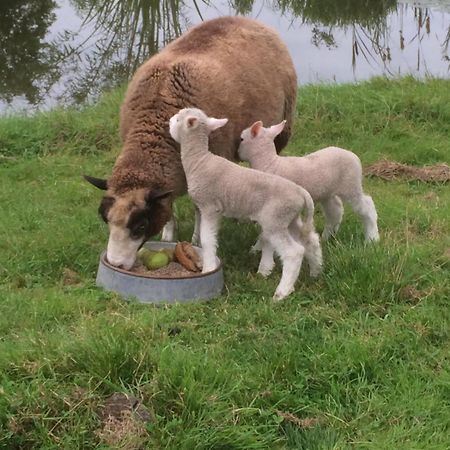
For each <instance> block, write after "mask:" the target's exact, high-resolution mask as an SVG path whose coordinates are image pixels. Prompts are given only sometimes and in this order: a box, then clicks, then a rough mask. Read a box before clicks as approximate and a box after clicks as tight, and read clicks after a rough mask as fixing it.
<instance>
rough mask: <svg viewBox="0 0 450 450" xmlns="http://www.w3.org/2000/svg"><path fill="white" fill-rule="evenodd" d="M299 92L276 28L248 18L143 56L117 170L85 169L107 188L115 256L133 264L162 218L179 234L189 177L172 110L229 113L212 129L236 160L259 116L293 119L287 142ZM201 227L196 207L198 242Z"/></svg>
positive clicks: (283, 137)
mask: <svg viewBox="0 0 450 450" xmlns="http://www.w3.org/2000/svg"><path fill="white" fill-rule="evenodd" d="M296 96H297V78H296V73H295V69H294V65H293V63H292V60H291V58H290V56H289V53H288V51H287V48H286V46H285V45H284V44H283V42H282V41H281V40H280V38H279V37H278V35H277V34H276V33H275V32H274V31H273V30H272V29H270V28H268V27H266V26H265V25H262V24H261V23H259V22H257V21H255V20H252V19H247V18H244V17H221V18H218V19H213V20H209V21H206V22H203V23H202V24H200V25H198V26H196V27H193V28H192V29H191V30H190V31H188V32H187V33H185V34H184V35H182V36H181V37H179V38H178V39H176V40H174V41H173V42H171V43H170V44H169V45H167V46H166V47H165V48H164V49H162V50H161V51H160V52H159V53H158V54H156V55H154V56H153V57H151V58H150V59H149V60H148V61H147V62H145V63H144V64H143V65H142V66H141V67H140V68H139V69H138V70H137V72H136V74H135V76H134V77H133V79H132V80H131V82H130V84H129V87H128V89H127V93H126V95H125V99H124V101H123V104H122V107H121V114H120V131H121V138H122V150H121V153H120V155H119V156H118V158H117V160H116V162H115V164H114V168H113V172H112V175H111V176H110V177H109V178H108V179H107V180H106V179H101V178H95V177H90V176H85V178H86V180H87V181H88V182H90V183H91V184H93V185H94V186H96V187H97V188H100V189H103V190H106V195H105V196H104V197H103V199H102V201H101V203H100V207H99V213H100V215H101V217H102V218H103V220H104V221H105V222H107V223H108V226H109V230H110V235H109V241H108V247H107V259H108V261H109V262H110V263H111V264H113V265H115V266H122V267H123V268H125V269H129V268H130V267H131V266H132V265H133V262H134V261H135V258H136V252H137V250H138V248H139V247H140V246H141V245H142V244H143V242H144V241H145V240H147V239H148V238H149V237H150V236H153V235H154V234H157V233H159V232H160V231H161V229H162V228H163V227H164V230H163V233H162V239H163V240H173V238H174V233H175V220H174V217H173V213H172V210H173V208H172V203H173V201H174V199H175V198H176V197H178V196H181V195H183V194H185V193H186V189H187V186H186V178H185V174H184V172H183V167H182V164H181V160H180V151H179V146H178V144H176V143H175V142H174V141H173V139H172V138H171V137H170V134H169V130H168V123H169V118H170V117H171V116H172V115H174V114H175V113H176V112H177V111H179V110H180V109H182V108H184V107H199V108H202V109H203V110H205V111H206V112H207V113H208V114H210V115H215V116H217V115H219V114H226V116H227V117H228V118H229V121H228V124H227V125H226V126H225V127H223V128H221V129H220V130H218V131H217V133H215V134H214V136H213V137H212V138H211V151H212V152H213V153H216V154H218V155H221V156H223V157H225V158H227V159H229V160H234V161H236V160H237V148H238V146H239V137H240V132H241V130H242V129H243V128H244V127H246V126H248V125H249V124H250V123H252V122H253V121H255V120H257V119H258V118H259V117H263V119H264V120H267V121H280V120H282V119H286V120H287V124H286V127H285V129H284V131H283V133H281V134H280V135H279V136H277V139H276V142H275V145H276V147H277V150H278V151H280V150H281V149H282V148H283V147H284V146H285V145H286V144H287V141H288V140H289V137H290V135H291V126H292V122H293V117H294V112H295V103H296ZM165 224H166V225H165ZM198 230H199V228H198V211H196V226H195V230H194V235H193V242H195V241H196V239H197V236H198Z"/></svg>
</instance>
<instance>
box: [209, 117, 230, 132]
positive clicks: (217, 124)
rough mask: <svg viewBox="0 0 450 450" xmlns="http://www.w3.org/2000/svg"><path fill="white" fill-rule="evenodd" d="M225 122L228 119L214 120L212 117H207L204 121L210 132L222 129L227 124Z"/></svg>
mask: <svg viewBox="0 0 450 450" xmlns="http://www.w3.org/2000/svg"><path fill="white" fill-rule="evenodd" d="M227 122H228V119H214V117H208V120H207V121H206V123H207V124H208V128H209V129H210V131H214V130H217V128H222V127H223V126H224V125H226V124H227Z"/></svg>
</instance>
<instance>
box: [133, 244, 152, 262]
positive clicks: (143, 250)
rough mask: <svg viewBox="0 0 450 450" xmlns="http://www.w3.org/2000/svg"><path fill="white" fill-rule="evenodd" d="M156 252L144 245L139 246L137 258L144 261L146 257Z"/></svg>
mask: <svg viewBox="0 0 450 450" xmlns="http://www.w3.org/2000/svg"><path fill="white" fill-rule="evenodd" d="M155 253H156V252H155V251H154V250H150V249H149V248H146V247H141V248H140V249H139V251H138V253H137V254H138V257H139V259H140V260H141V261H142V262H144V261H145V260H146V259H148V258H150V256H152V255H154V254H155Z"/></svg>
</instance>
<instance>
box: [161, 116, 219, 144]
mask: <svg viewBox="0 0 450 450" xmlns="http://www.w3.org/2000/svg"><path fill="white" fill-rule="evenodd" d="M227 122H228V119H214V118H213V117H208V116H207V115H206V114H205V113H204V112H203V111H202V110H201V109H198V108H184V109H181V110H180V111H179V112H178V113H177V114H175V115H174V116H172V117H171V118H170V121H169V130H170V135H171V136H172V138H173V139H174V140H175V141H176V142H178V143H180V141H181V139H182V138H183V136H184V135H185V134H186V133H190V132H193V131H196V130H198V131H203V132H204V133H206V134H207V135H209V133H211V131H214V130H217V128H221V127H223V126H224V125H226V123H227Z"/></svg>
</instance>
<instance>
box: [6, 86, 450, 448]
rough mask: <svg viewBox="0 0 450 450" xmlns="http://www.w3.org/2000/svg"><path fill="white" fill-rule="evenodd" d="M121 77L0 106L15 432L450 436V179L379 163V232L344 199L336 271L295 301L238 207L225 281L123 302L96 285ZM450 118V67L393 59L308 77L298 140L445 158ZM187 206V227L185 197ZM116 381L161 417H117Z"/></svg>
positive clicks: (397, 444) (57, 439) (183, 236)
mask: <svg viewBox="0 0 450 450" xmlns="http://www.w3.org/2000/svg"><path fill="white" fill-rule="evenodd" d="M122 95H123V91H121V90H119V91H114V92H111V93H108V94H105V95H104V97H103V98H102V100H101V101H100V102H99V103H98V104H96V105H94V106H89V107H86V108H83V109H81V110H75V109H72V110H55V111H51V112H48V113H39V114H37V115H35V116H33V117H24V116H14V117H4V118H1V119H0V155H1V156H0V205H1V215H0V280H1V283H0V448H3V449H8V450H12V449H37V448H39V449H60V448H64V449H80V448H86V449H91V448H103V449H106V448H123V449H137V448H151V449H169V450H172V449H176V450H178V449H186V450H188V449H198V450H200V449H214V450H219V449H222V450H225V449H227V450H228V449H229V450H231V449H236V450H237V449H242V450H250V449H289V450H290V449H292V450H294V449H304V450H316V449H317V450H319V449H320V450H322V449H327V450H328V449H376V450H380V449H386V450H388V449H389V450H392V449H396V450H399V449H405V450H410V449H427V450H434V449H436V450H437V449H448V448H450V438H449V435H450V356H449V355H450V308H449V302H450V207H449V205H450V189H449V185H448V183H447V184H444V183H426V182H419V181H414V180H408V181H407V180H402V179H399V180H394V181H385V180H382V179H379V178H370V177H366V179H365V190H366V191H367V192H368V193H370V195H372V197H373V199H374V202H375V204H376V206H377V210H378V215H379V228H380V234H381V242H380V243H379V244H377V245H369V246H367V245H366V244H365V243H364V240H363V231H362V227H361V223H360V222H359V220H357V218H356V216H355V215H354V214H353V213H352V212H351V211H350V210H349V209H348V208H346V213H345V216H344V220H343V223H342V226H341V229H340V232H339V234H338V236H337V239H335V240H333V241H330V242H328V243H324V244H323V252H324V273H323V274H322V275H321V276H320V278H319V279H318V280H317V281H314V280H311V279H309V277H306V276H305V271H302V274H301V276H300V278H299V281H298V283H297V285H296V286H297V289H296V292H295V294H293V295H291V296H290V297H289V298H287V299H286V300H284V301H283V302H282V303H280V304H273V303H272V302H271V296H272V294H273V291H274V289H275V286H276V285H277V284H278V281H279V276H280V271H279V266H278V270H276V271H275V273H274V274H273V275H272V276H271V277H269V278H268V279H267V280H264V279H262V278H260V277H259V276H257V275H256V270H257V266H258V258H257V257H255V256H253V255H250V254H249V253H248V250H249V249H250V246H251V245H252V244H253V243H254V241H255V240H256V237H257V234H258V230H257V229H256V227H255V226H253V225H252V224H238V223H237V222H235V221H231V220H225V221H224V222H223V223H222V228H221V234H220V240H219V242H220V248H219V255H220V256H221V258H222V259H223V261H224V264H225V283H226V290H225V291H224V294H223V296H221V297H220V298H218V299H216V300H213V301H211V302H208V303H202V304H193V305H175V306H167V307H152V306H145V305H139V304H135V303H125V302H123V301H121V300H120V298H118V297H117V296H115V295H114V294H111V293H106V292H103V291H101V290H99V289H97V288H96V287H95V273H96V268H97V264H98V256H99V254H100V252H101V251H102V249H103V248H104V247H105V245H106V242H107V228H106V226H105V225H104V224H103V223H102V222H101V220H100V219H99V217H98V216H97V213H96V210H97V207H98V203H99V200H100V196H101V193H100V191H97V190H96V189H95V188H93V187H92V186H90V185H88V184H87V183H86V182H84V181H83V180H82V174H84V173H87V174H90V175H94V176H99V177H103V176H108V175H109V174H110V171H111V167H112V164H113V162H114V160H115V157H116V156H117V154H118V151H119V149H120V144H119V138H118V134H117V130H118V109H119V105H120V102H121V99H122ZM449 137H450V81H448V80H446V81H445V80H433V79H430V80H427V81H425V82H420V81H416V80H414V79H413V78H404V79H400V80H395V81H388V80H385V79H382V78H378V79H374V80H372V81H370V82H364V83H361V84H357V85H311V86H306V87H301V88H300V89H299V101H298V118H297V122H296V126H295V135H294V137H293V139H292V140H291V142H290V144H289V146H288V148H287V149H286V151H285V153H286V154H291V155H295V154H302V153H307V152H310V151H314V150H317V149H319V148H322V147H325V146H328V145H337V146H341V147H344V148H348V149H350V150H352V151H354V152H355V153H356V154H358V155H359V156H360V158H361V160H362V162H363V164H364V165H368V164H370V163H373V162H375V161H379V160H381V159H389V160H392V161H398V162H402V163H406V164H412V165H418V166H422V165H429V164H435V163H444V162H446V163H449V162H450V139H449ZM177 212H178V217H179V223H180V233H179V238H180V240H189V239H190V235H191V232H192V228H193V220H194V216H193V207H192V205H191V203H190V202H189V200H188V199H187V198H182V199H179V200H178V201H177ZM316 225H317V228H318V230H320V231H321V229H322V217H321V214H320V212H317V213H316ZM173 329H176V331H177V333H174V332H170V331H171V330H173ZM114 392H125V393H128V394H129V395H132V396H134V397H136V398H138V399H139V400H140V401H141V402H142V405H143V407H145V408H146V410H147V411H148V413H149V415H150V417H151V419H150V421H149V422H148V423H147V424H146V425H143V424H142V423H141V422H139V421H138V420H133V419H131V418H128V419H124V420H123V421H122V422H118V421H117V422H107V421H105V420H102V419H101V417H100V416H99V411H101V405H102V404H103V403H104V402H105V400H106V399H107V398H108V397H109V396H110V395H111V394H113V393H114Z"/></svg>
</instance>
